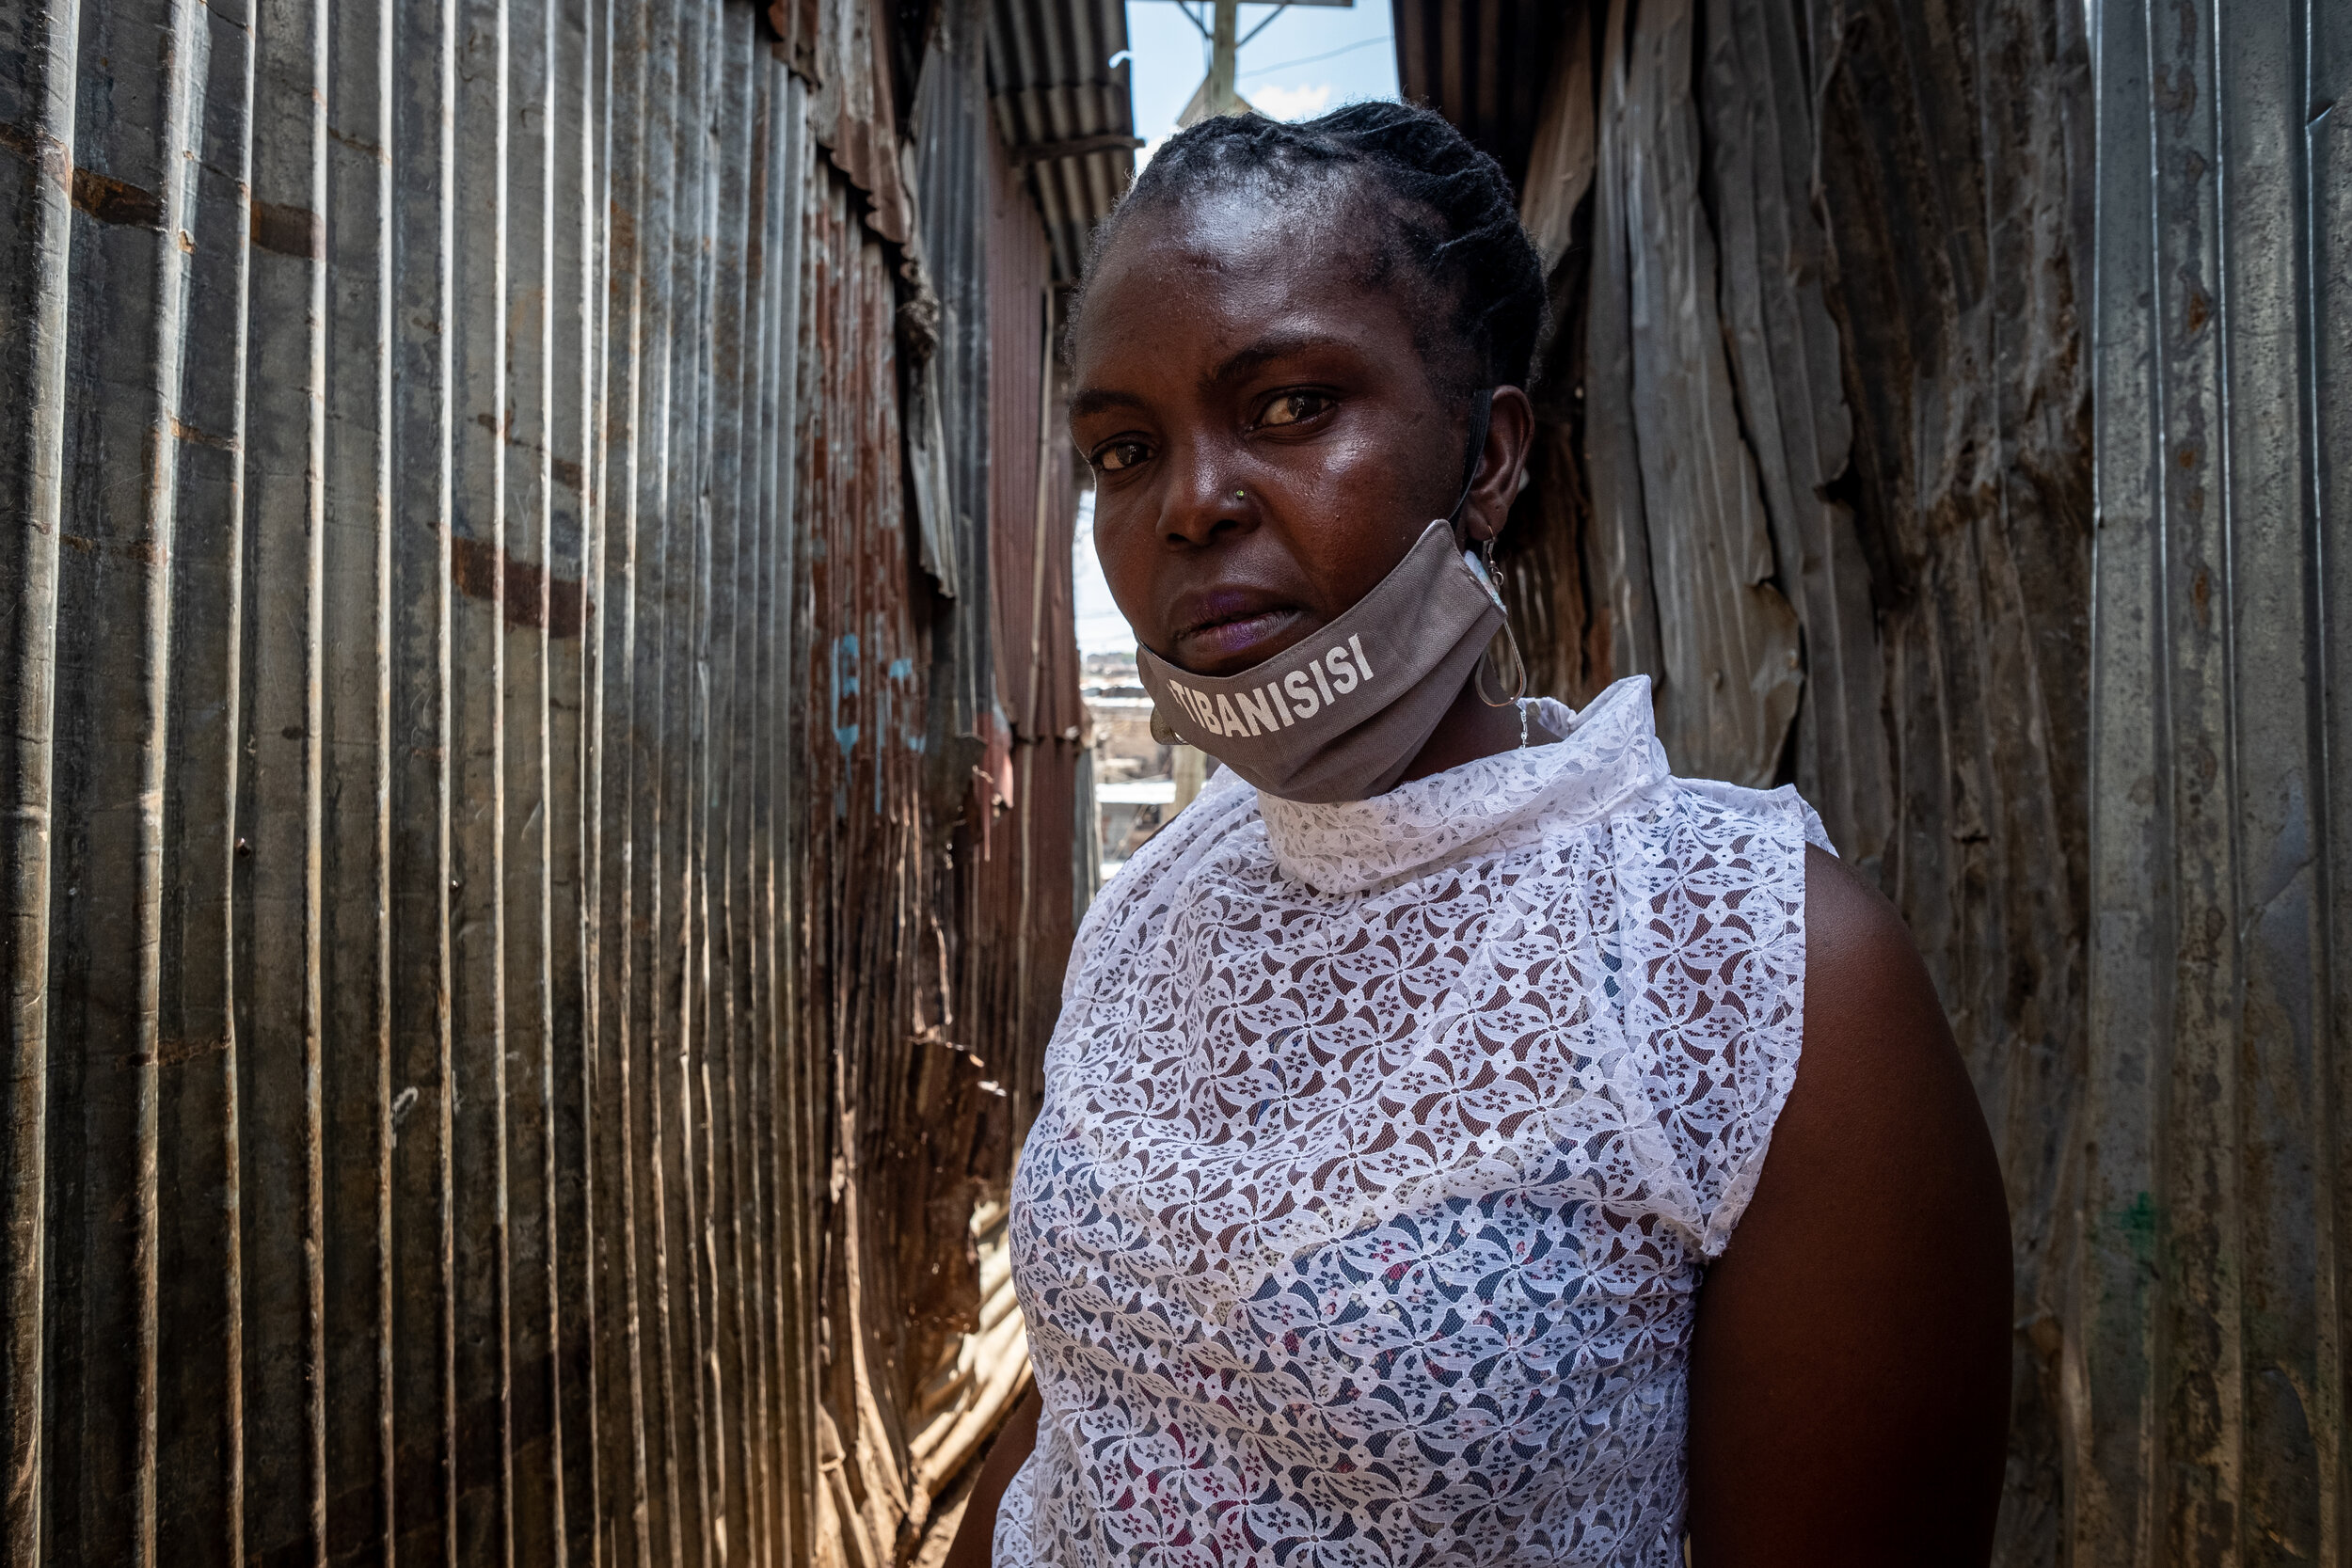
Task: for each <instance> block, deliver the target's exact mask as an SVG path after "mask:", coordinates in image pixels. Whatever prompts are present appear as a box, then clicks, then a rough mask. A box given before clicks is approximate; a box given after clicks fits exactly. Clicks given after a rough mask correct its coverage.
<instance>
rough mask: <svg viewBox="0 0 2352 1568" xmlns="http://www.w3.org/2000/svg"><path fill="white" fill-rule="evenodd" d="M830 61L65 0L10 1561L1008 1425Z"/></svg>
mask: <svg viewBox="0 0 2352 1568" xmlns="http://www.w3.org/2000/svg"><path fill="white" fill-rule="evenodd" d="M796 14H797V13H796ZM826 14H827V16H829V17H831V18H832V19H833V21H832V22H827V23H826V25H833V24H834V23H837V22H840V21H843V20H845V19H847V20H853V19H854V18H853V17H852V15H851V11H850V10H849V9H845V8H834V9H833V10H831V11H829V12H827V13H826ZM860 36H865V35H860ZM819 41H824V40H819ZM833 47H834V55H836V56H838V55H839V52H840V47H841V46H840V44H839V41H838V40H833ZM822 53H823V51H821V50H820V51H818V54H820V55H821V54H822ZM790 54H791V51H790V50H788V49H787V48H785V47H784V46H782V45H779V44H777V43H776V42H775V41H774V40H772V39H771V38H770V37H768V36H767V35H766V34H765V33H764V32H763V30H762V28H761V24H760V23H759V21H758V19H757V17H756V16H755V11H754V9H753V8H752V7H751V6H750V5H748V4H742V3H729V4H726V5H723V6H715V5H709V4H700V3H696V4H685V3H680V0H662V3H659V4H655V5H652V6H647V7H620V8H601V7H596V8H588V9H586V10H579V9H573V10H564V9H562V8H554V7H550V6H548V5H545V4H543V3H541V0H455V3H453V5H451V6H449V7H445V8H424V9H421V10H420V9H417V8H388V7H385V6H382V5H379V4H375V3H373V0H348V3H345V4H339V5H336V6H334V7H331V8H329V7H325V6H321V5H318V4H316V3H315V0H291V3H289V0H258V8H256V9H253V10H251V11H249V12H247V11H242V10H240V9H238V8H237V7H235V6H233V5H223V4H219V3H215V4H212V5H209V6H204V7H194V6H190V5H188V4H186V3H185V0H142V3H141V4H133V5H129V6H110V7H105V8H76V7H75V6H74V5H72V3H71V0H62V3H61V4H59V5H54V6H32V7H20V8H15V9H13V10H11V11H10V12H9V13H8V15H7V17H6V18H0V200H5V201H6V203H7V212H6V214H5V215H4V216H0V288H4V289H6V290H7V291H8V293H7V295H6V300H5V307H4V309H5V316H0V356H6V360H7V362H6V364H5V366H4V367H0V372H5V373H6V375H7V376H8V382H9V385H10V386H12V387H15V388H22V389H23V400H22V403H21V404H20V405H19V408H21V415H20V417H17V418H12V419H10V420H8V428H7V437H6V444H5V446H0V494H4V495H5V498H6V505H7V507H8V517H7V527H6V529H5V531H4V536H5V538H6V540H7V543H6V545H5V546H0V549H5V550H6V551H7V552H8V553H7V555H6V556H5V558H0V560H4V561H5V567H4V568H0V569H4V570H5V572H6V584H7V587H6V593H5V595H0V604H4V605H5V606H6V608H5V610H0V631H4V632H5V634H6V636H5V639H4V640H0V646H4V647H5V656H4V657H5V664H4V665H0V705H5V706H6V709H7V713H8V726H9V727H8V736H9V737H10V738H9V744H8V749H7V750H6V752H5V753H0V755H5V761H0V769H5V771H6V778H7V787H8V791H9V803H10V806H11V808H12V810H11V814H10V817H9V827H8V832H7V834H6V835H5V837H0V846H5V847H0V858H5V872H6V876H5V879H0V886H5V887H6V889H7V897H8V924H7V926H6V927H5V930H6V935H5V939H0V940H4V941H5V949H6V954H7V971H8V986H9V990H8V1006H7V1009H6V1012H5V1015H4V1016H5V1017H6V1018H7V1020H8V1025H7V1027H8V1037H7V1050H8V1069H7V1074H6V1078H5V1084H6V1095H7V1101H6V1116H5V1118H0V1188H4V1189H5V1194H6V1203H7V1216H6V1218H7V1224H6V1228H5V1230H0V1238H5V1239H4V1240H0V1245H4V1246H5V1247H6V1248H7V1258H6V1266H7V1270H8V1274H7V1278H8V1291H9V1294H8V1304H9V1310H8V1317H7V1324H8V1326H7V1331H6V1333H7V1354H6V1356H5V1358H0V1419H5V1421H6V1422H7V1424H8V1439H9V1445H10V1446H9V1451H10V1455H11V1460H12V1465H11V1470H10V1475H9V1489H8V1495H7V1498H6V1503H5V1507H6V1510H7V1513H6V1519H5V1531H6V1534H5V1544H6V1549H7V1551H8V1560H10V1561H13V1562H23V1563H28V1564H29V1563H33V1562H39V1561H93V1562H96V1561H103V1562H125V1563H143V1562H156V1561H164V1560H167V1561H170V1562H173V1563H180V1562H190V1563H204V1562H222V1563H233V1562H242V1561H246V1560H252V1559H267V1560H281V1559H282V1560H295V1559H300V1560H318V1559H323V1558H326V1557H330V1556H331V1557H338V1558H361V1559H373V1558H377V1557H385V1556H391V1555H398V1556H400V1557H401V1558H402V1559H404V1560H447V1561H458V1560H464V1561H479V1560H488V1559H492V1558H504V1557H507V1556H509V1555H510V1554H511V1557H512V1560H516V1561H518V1562H549V1561H556V1560H570V1561H574V1562H582V1561H600V1562H618V1563H643V1564H652V1563H656V1562H660V1563H665V1564H669V1563H678V1564H696V1563H715V1562H719V1561H723V1560H725V1561H741V1560H751V1561H754V1562H761V1563H777V1564H782V1563H799V1562H803V1561H812V1560H814V1561H824V1560H847V1561H881V1560H886V1559H888V1558H889V1557H891V1556H892V1555H893V1554H894V1553H896V1552H898V1550H899V1549H900V1548H901V1546H902V1544H904V1539H905V1538H906V1537H908V1535H909V1532H911V1531H913V1530H914V1529H916V1528H919V1527H920V1525H921V1522H922V1520H923V1518H924V1516H925V1514H926V1513H927V1511H928V1508H929V1500H928V1494H929V1491H930V1490H931V1489H934V1488H936V1487H937V1486H939V1485H941V1484H944V1483H945V1481H946V1476H945V1475H944V1474H943V1473H942V1472H940V1470H939V1468H938V1466H939V1465H940V1464H941V1463H943V1460H942V1458H941V1456H940V1455H939V1454H938V1453H931V1454H930V1455H929V1458H928V1463H929V1465H930V1467H929V1468H926V1462H925V1461H924V1460H921V1459H918V1456H917V1455H916V1454H915V1453H914V1451H913V1449H911V1447H910V1435H911V1434H910V1430H909V1429H910V1428H911V1426H912V1425H913V1420H912V1416H911V1412H912V1411H913V1409H914V1403H915V1398H916V1389H915V1386H914V1385H915V1379H916V1376H917V1374H918V1373H919V1371H920V1370H922V1369H921V1368H919V1367H917V1366H915V1365H914V1361H913V1360H912V1359H911V1351H912V1349H913V1347H914V1345H915V1344H916V1343H917V1338H918V1337H916V1336H915V1335H914V1331H913V1330H911V1329H910V1328H909V1327H908V1326H907V1323H908V1318H909V1314H908V1310H907V1309H908V1306H909V1304H910V1303H911V1302H922V1303H926V1304H927V1306H926V1310H927V1311H929V1312H930V1314H931V1315H932V1316H933V1317H934V1318H936V1317H938V1316H939V1315H940V1314H942V1313H945V1314H946V1315H947V1316H949V1317H953V1318H957V1319H958V1321H959V1323H961V1321H962V1320H972V1321H973V1322H974V1323H977V1320H978V1316H979V1308H980V1304H981V1301H982V1299H983V1291H982V1290H981V1284H982V1281H981V1280H980V1279H979V1278H978V1277H977V1274H976V1273H975V1272H974V1271H973V1270H971V1269H967V1270H965V1271H964V1273H963V1275H959V1276H958V1277H959V1278H961V1280H962V1281H963V1285H962V1287H961V1288H962V1289H963V1291H964V1299H962V1300H961V1301H947V1300H946V1299H945V1298H944V1297H942V1296H941V1295H940V1290H939V1287H937V1286H936V1285H935V1284H932V1283H930V1271H929V1269H928V1268H927V1266H926V1263H925V1255H924V1254H923V1252H922V1251H921V1249H920V1248H919V1246H915V1245H913V1244H911V1243H910V1238H911V1237H914V1236H915V1235H917V1234H919V1232H918V1231H915V1230H912V1229H910V1227H909V1223H908V1222H909V1216H911V1215H912V1216H916V1217H918V1218H920V1219H921V1220H922V1221H923V1223H924V1224H925V1225H928V1226H931V1227H935V1228H939V1229H941V1230H943V1231H944V1230H946V1229H948V1228H952V1229H953V1231H954V1240H953V1243H952V1244H953V1246H954V1248H955V1249H956V1252H957V1254H958V1255H959V1256H967V1255H969V1254H970V1253H971V1251H972V1248H973V1238H972V1235H971V1229H970V1224H969V1221H970V1217H971V1214H972V1212H973V1206H974V1202H975V1200H976V1199H977V1197H979V1196H982V1192H981V1189H983V1188H985V1187H987V1186H988V1185H989V1183H990V1182H991V1181H993V1182H994V1183H996V1184H998V1185H1001V1182H1002V1179H1003V1170H1002V1166H1003V1158H1002V1156H1003V1151H1004V1148H1005V1147H1006V1143H1005V1140H1004V1137H1003V1135H1002V1124H1003V1117H1002V1116H1001V1114H1000V1115H999V1116H998V1117H997V1123H996V1125H997V1127H998V1129H999V1131H998V1132H996V1133H994V1134H987V1133H985V1132H973V1133H971V1136H970V1140H969V1142H970V1147H969V1148H966V1149H964V1150H962V1151H961V1155H960V1157H959V1161H958V1163H957V1164H955V1165H954V1167H953V1169H952V1170H946V1171H945V1174H943V1170H944V1167H943V1166H942V1165H941V1164H938V1163H936V1162H934V1163H926V1162H923V1161H917V1160H909V1159H906V1158H904V1157H903V1154H904V1149H903V1148H902V1144H903V1143H904V1140H905V1136H906V1130H907V1129H908V1128H909V1127H910V1126H913V1125H916V1121H915V1118H916V1117H917V1115H918V1113H920V1114H924V1115H930V1116H932V1117H935V1118H936V1119H937V1121H938V1122H939V1124H940V1125H941V1127H942V1128H943V1129H945V1131H946V1134H947V1135H949V1136H950V1141H952V1134H953V1132H954V1130H955V1129H958V1128H961V1129H965V1130H967V1131H969V1130H971V1129H976V1128H982V1127H984V1126H985V1122H986V1118H985V1117H983V1116H982V1112H981V1107H982V1106H984V1105H1001V1103H1002V1101H999V1100H997V1099H996V1098H995V1097H993V1096H992V1095H991V1094H989V1092H988V1091H987V1090H985V1089H984V1088H982V1087H981V1080H982V1079H983V1077H984V1076H985V1074H984V1073H983V1071H982V1070H981V1069H980V1068H979V1067H977V1065H975V1064H973V1063H972V1062H971V1061H970V1060H969V1056H968V1053H962V1052H950V1051H946V1050H944V1049H942V1048H941V1047H940V1045H939V1043H938V1040H939V1038H940V1035H939V1032H938V1027H939V1025H940V1024H941V1023H942V1022H944V1021H945V1018H946V1014H947V1011H948V1009H947V1007H946V998H947V997H948V996H949V995H950V993H951V989H952V986H953V984H954V983H955V982H954V976H953V974H952V969H953V960H952V958H951V956H950V952H949V950H950V948H951V947H954V948H958V949H960V948H961V946H962V945H963V935H962V927H961V925H960V924H958V923H959V922H960V921H961V919H962V918H963V916H962V914H961V912H960V908H959V906H958V905H957V904H956V902H955V901H954V900H953V899H952V898H948V897H945V896H943V893H942V889H943V888H944V887H946V886H947V885H948V884H949V883H950V881H951V880H952V877H953V872H952V870H951V869H950V868H949V867H948V866H947V865H946V863H944V861H943V858H942V854H941V848H940V847H941V845H942V844H943V843H944V841H945V840H946V836H947V833H946V829H945V828H944V827H942V826H940V825H938V824H934V823H933V822H931V821H930V819H929V818H928V817H927V816H926V808H925V805H924V800H923V794H922V782H923V772H924V768H925V766H926V756H925V751H926V744H927V739H926V714H927V711H928V706H929V690H930V670H931V665H932V645H931V641H930V620H931V616H932V613H933V607H932V603H931V601H930V598H929V596H928V594H929V590H928V589H927V588H926V587H925V585H924V579H923V578H921V577H920V575H919V574H918V573H917V572H916V571H915V568H914V561H913V559H912V557H911V554H910V551H911V548H912V546H911V543H910V538H911V535H910V531H909V529H908V526H907V523H908V519H907V508H906V499H905V497H904V495H903V493H902V487H901V483H900V481H901V474H902V471H903V448H902V442H901V433H900V427H899V407H900V391H901V388H900V378H899V372H898V309H899V306H900V303H901V298H902V293H903V285H902V280H901V273H900V266H899V263H900V260H901V258H900V256H899V255H898V253H897V252H895V251H894V250H892V249H891V248H889V247H888V246H887V245H885V244H884V243H883V240H882V237H880V234H879V232H878V229H877V222H878V221H883V222H886V221H887V217H886V214H885V215H884V216H883V217H882V219H879V220H877V219H873V218H869V217H868V216H867V215H866V209H867V207H868V205H869V204H868V202H867V200H866V197H865V196H864V195H862V194H861V193H859V192H858V191H855V190H853V189H852V188H851V187H850V183H849V182H847V181H846V180H845V179H843V178H842V177H841V175H840V174H839V173H837V172H836V171H835V170H834V168H833V167H832V166H831V165H830V163H829V162H828V161H826V160H824V159H823V158H821V157H820V156H819V155H818V152H817V145H816V142H815V140H814V138H813V137H812V135H811V129H810V119H811V115H810V110H809V96H808V92H807V89H806V87H805V85H804V83H803V80H802V78H801V77H800V76H798V75H796V74H794V73H793V72H792V71H791V70H790V69H789V66H788V59H787V56H789V55H790ZM805 64H806V62H805V61H804V62H803V66H805ZM880 69H881V68H880V67H879V66H877V70H878V71H879V70H880ZM973 98H974V103H973V106H972V108H971V109H970V111H969V113H970V115H971V117H972V118H973V119H975V120H977V119H978V118H979V115H980V109H979V107H978V104H977V94H974V95H973ZM879 102H882V103H885V104H886V103H887V102H888V98H887V92H886V91H885V92H884V93H883V94H882V98H881V99H880V100H879ZM836 123H837V117H836ZM980 132H981V134H983V135H984V134H985V125H984V124H982V125H981V127H980ZM975 145H977V143H976V144H975ZM1030 221H1031V222H1032V223H1033V224H1034V223H1035V222H1036V218H1035V215H1034V214H1031V219H1030ZM957 264H958V265H963V264H965V263H961V262H960V263H957ZM957 281H959V282H960V283H961V282H963V281H965V280H963V279H961V278H959V279H958V280H957ZM964 293H965V295H967V296H968V295H969V294H970V293H971V291H970V290H969V289H966V290H965V292H964ZM959 297H963V296H959ZM965 329H966V331H967V334H970V333H972V332H975V331H977V328H973V327H971V326H969V325H966V328H965ZM1028 390H1029V391H1030V392H1034V387H1033V386H1031V387H1029V388H1028ZM13 412H16V410H12V413H13ZM1032 471H1033V461H1032ZM1057 482H1058V483H1062V484H1063V486H1064V487H1065V489H1066V488H1067V483H1068V481H1067V474H1066V470H1065V471H1063V472H1062V474H1061V476H1060V478H1059V480H1058V481H1057ZM1025 516H1026V515H1025ZM1003 526H1007V527H1014V528H1018V527H1021V526H1024V519H1010V520H1008V522H1007V523H1006V524H1004V525H1003ZM1060 526H1061V527H1062V528H1063V531H1066V524H1063V525H1060ZM1053 614H1058V615H1059V617H1060V619H1059V620H1058V622H1057V623H1055V626H1056V627H1057V629H1056V630H1053V631H1051V632H1050V633H1049V640H1050V638H1051V637H1059V638H1060V639H1062V640H1063V641H1067V638H1068V610H1067V604H1066V601H1062V602H1060V606H1059V609H1058V610H1052V611H1049V619H1050V617H1051V615H1053ZM1020 629H1021V630H1022V632H1023V634H1024V635H1025V636H1026V635H1027V634H1028V631H1029V628H1028V626H1026V625H1024V626H1023V627H1022V628H1020ZM990 677H993V670H991V671H987V672H984V673H983V676H982V678H981V680H980V682H979V684H980V685H981V686H982V687H983V689H985V687H987V686H988V685H989V684H991V680H990ZM1065 795H1066V791H1065V792H1062V793H1057V792H1056V791H1055V790H1054V789H1053V788H1052V787H1051V786H1050V785H1048V786H1040V787H1039V788H1038V790H1037V799H1038V800H1039V801H1040V802H1042V805H1041V807H1040V808H1038V809H1039V811H1040V812H1041V815H1035V814H1033V815H1035V820H1034V822H1032V823H1031V824H1030V828H1029V831H1030V832H1032V834H1033V836H1034V837H1035V838H1036V841H1037V844H1038V854H1039V856H1040V857H1041V862H1042V860H1043V859H1047V858H1050V859H1052V860H1053V861H1054V862H1055V863H1056V864H1057V867H1058V868H1059V874H1060V875H1061V876H1068V875H1070V865H1071V861H1070V854H1069V845H1070V842H1071V840H1070V837H1069V836H1068V835H1069V834H1070V832H1071V827H1070V816H1071V814H1070V809H1069V806H1068V803H1067V800H1066V799H1065ZM1066 891H1067V890H1066V888H1065V887H1064V886H1063V885H1062V884H1061V883H1060V882H1059V881H1058V880H1057V883H1056V885H1055V888H1054V890H1053V898H1052V902H1053V903H1054V904H1056V905H1057V907H1058V908H1059V909H1060V910H1062V911H1067V910H1068V905H1067V903H1066V902H1064V901H1063V895H1064V894H1065V892H1066ZM943 921H945V922H946V924H947V926H948V927H952V929H946V930H944V929H943V924H942V923H943ZM1066 923H1067V914H1066V912H1065V913H1064V915H1063V916H1062V922H1061V924H1059V925H1058V926H1056V925H1052V924H1051V923H1044V922H1041V923H1039V924H1038V926H1037V927H1036V929H1037V930H1039V931H1044V932H1046V933H1047V934H1048V936H1049V938H1050V939H1052V940H1057V941H1061V942H1065V943H1066ZM992 941H993V942H996V943H997V947H996V949H995V950H996V951H998V952H999V953H1001V954H1002V955H1003V956H1004V957H1005V958H1007V959H1008V960H1010V959H1014V958H1025V959H1027V960H1028V961H1030V962H1031V964H1032V967H1033V969H1034V970H1035V972H1037V973H1040V974H1043V973H1045V972H1047V971H1049V970H1050V971H1055V972H1057V970H1058V964H1059V961H1060V958H1061V951H1060V950H1059V949H1057V950H1055V951H1053V952H1051V953H1044V954H1031V953H1029V952H1028V950H1027V949H1026V948H1025V947H1023V946H1022V945H1021V943H1020V942H1019V941H1018V940H1011V941H1007V940H1005V939H999V938H992ZM910 954H913V955H916V957H914V958H910V957H909V955H910ZM922 955H930V957H928V958H926V957H922ZM992 1150H993V1154H992V1152H991V1151H992ZM992 1159H993V1164H990V1161H991V1160H992ZM949 1178H952V1179H951V1180H950V1179H949ZM983 1178H985V1180H983ZM927 1292H928V1293H927ZM999 1337H1000V1338H1002V1336H1001V1334H1000V1336H999ZM1009 1365H1011V1366H1013V1368H1014V1371H1015V1374H1016V1375H1017V1370H1018V1369H1017V1360H1016V1361H1015V1362H1013V1363H1009ZM963 1451H965V1452H969V1451H970V1449H969V1444H968V1443H967V1444H966V1447H965V1449H964V1450H963Z"/></svg>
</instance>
